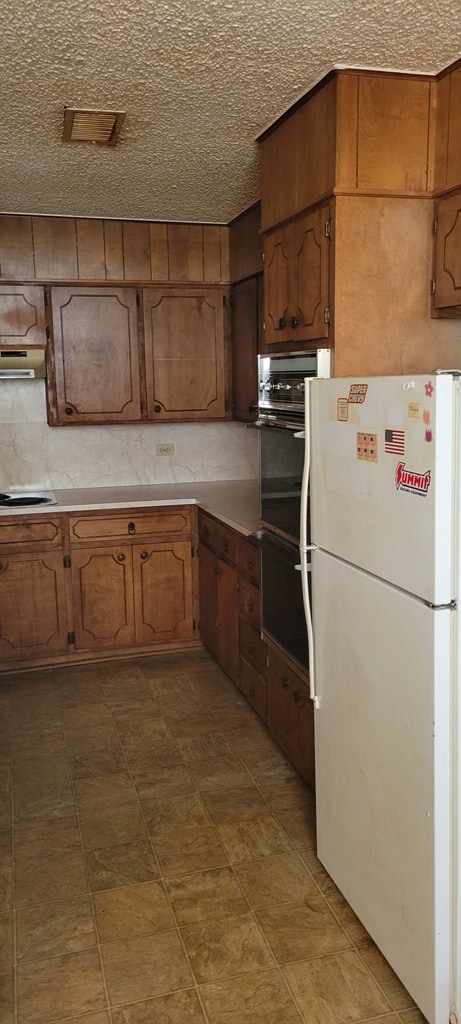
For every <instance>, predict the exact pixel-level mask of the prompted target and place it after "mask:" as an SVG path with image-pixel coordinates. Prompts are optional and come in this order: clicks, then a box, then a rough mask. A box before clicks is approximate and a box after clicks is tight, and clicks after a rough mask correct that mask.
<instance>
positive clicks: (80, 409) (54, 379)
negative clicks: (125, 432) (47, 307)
mask: <svg viewBox="0 0 461 1024" xmlns="http://www.w3.org/2000/svg"><path fill="white" fill-rule="evenodd" d="M51 304H52V322H53V339H54V342H53V354H54V359H53V363H54V374H53V371H52V372H51V373H50V377H49V381H48V384H49V415H50V422H51V424H52V425H53V426H58V425H60V426H62V425H68V424H70V423H124V422H133V421H138V420H139V419H140V418H141V400H140V390H139V354H138V326H137V304H136V291H135V289H133V288H123V289H122V288H103V287H101V288H79V287H69V288H53V289H52V291H51Z"/></svg>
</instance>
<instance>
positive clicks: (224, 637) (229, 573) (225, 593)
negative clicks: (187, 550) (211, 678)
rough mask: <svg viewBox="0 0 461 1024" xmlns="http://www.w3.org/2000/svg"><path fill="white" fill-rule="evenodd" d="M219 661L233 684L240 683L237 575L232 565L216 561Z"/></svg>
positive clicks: (220, 560) (219, 559)
mask: <svg viewBox="0 0 461 1024" xmlns="http://www.w3.org/2000/svg"><path fill="white" fill-rule="evenodd" d="M216 581H217V585H216V606H217V618H218V661H219V664H220V665H221V668H223V669H224V671H225V672H227V675H228V676H230V678H231V679H232V682H234V683H237V684H238V681H239V674H240V673H239V657H240V656H239V606H238V590H237V573H236V570H235V569H234V567H233V566H232V565H228V564H227V562H223V561H222V559H221V558H218V559H217V560H216Z"/></svg>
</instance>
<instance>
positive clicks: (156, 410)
mask: <svg viewBox="0 0 461 1024" xmlns="http://www.w3.org/2000/svg"><path fill="white" fill-rule="evenodd" d="M161 411H162V406H161V405H154V412H161Z"/></svg>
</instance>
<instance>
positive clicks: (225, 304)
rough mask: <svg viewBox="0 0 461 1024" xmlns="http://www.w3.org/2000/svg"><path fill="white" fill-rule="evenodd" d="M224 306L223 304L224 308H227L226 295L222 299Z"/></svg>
mask: <svg viewBox="0 0 461 1024" xmlns="http://www.w3.org/2000/svg"><path fill="white" fill-rule="evenodd" d="M222 304H223V306H227V296H226V295H223V297H222Z"/></svg>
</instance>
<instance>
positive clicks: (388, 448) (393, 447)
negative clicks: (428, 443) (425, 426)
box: [384, 430, 405, 455]
mask: <svg viewBox="0 0 461 1024" xmlns="http://www.w3.org/2000/svg"><path fill="white" fill-rule="evenodd" d="M384 451H385V452H388V454H389V455H405V431H404V430H385V431H384Z"/></svg>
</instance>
